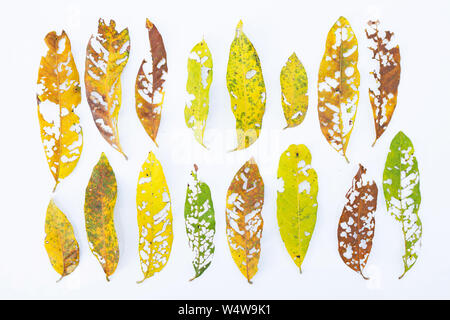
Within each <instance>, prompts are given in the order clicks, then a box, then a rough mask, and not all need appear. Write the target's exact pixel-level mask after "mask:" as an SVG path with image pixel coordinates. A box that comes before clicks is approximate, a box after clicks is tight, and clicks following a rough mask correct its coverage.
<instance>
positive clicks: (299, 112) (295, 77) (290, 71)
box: [280, 53, 308, 128]
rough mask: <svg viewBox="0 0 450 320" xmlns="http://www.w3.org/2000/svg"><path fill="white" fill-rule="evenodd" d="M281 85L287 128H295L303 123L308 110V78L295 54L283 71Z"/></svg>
mask: <svg viewBox="0 0 450 320" xmlns="http://www.w3.org/2000/svg"><path fill="white" fill-rule="evenodd" d="M280 83H281V105H282V106H283V112H284V117H285V118H286V122H287V127H286V128H293V127H296V126H298V125H299V124H301V123H302V122H303V120H304V119H305V116H306V111H307V110H308V77H307V75H306V70H305V68H304V67H303V64H302V63H301V62H300V60H299V59H298V58H297V55H296V54H295V53H293V54H292V55H291V56H290V57H289V59H288V61H287V62H286V64H285V65H284V66H283V68H282V69H281V74H280Z"/></svg>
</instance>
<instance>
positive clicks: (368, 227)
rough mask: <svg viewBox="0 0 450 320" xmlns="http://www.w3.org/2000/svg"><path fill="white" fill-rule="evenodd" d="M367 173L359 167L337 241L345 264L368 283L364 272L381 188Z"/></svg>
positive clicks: (340, 220)
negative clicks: (379, 188) (370, 179)
mask: <svg viewBox="0 0 450 320" xmlns="http://www.w3.org/2000/svg"><path fill="white" fill-rule="evenodd" d="M366 171H367V170H366V168H364V167H363V166H362V165H359V170H358V172H357V173H356V175H355V177H354V178H353V182H352V187H351V188H350V190H348V192H347V195H346V198H347V203H346V204H345V206H344V209H343V210H342V215H341V218H340V219H339V225H338V229H337V237H338V249H339V254H340V256H341V258H342V261H344V263H345V264H346V265H347V266H349V267H350V268H351V269H353V270H354V271H356V272H358V273H360V274H361V276H362V277H363V278H364V279H366V280H367V279H368V278H367V277H366V276H364V274H363V269H364V267H365V266H366V263H367V259H368V258H369V254H370V250H372V240H373V236H374V234H375V211H376V210H377V196H378V188H377V185H376V183H375V181H369V180H368V179H367V177H366Z"/></svg>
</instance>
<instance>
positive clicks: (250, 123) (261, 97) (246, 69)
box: [227, 21, 266, 150]
mask: <svg viewBox="0 0 450 320" xmlns="http://www.w3.org/2000/svg"><path fill="white" fill-rule="evenodd" d="M227 88H228V92H229V94H230V99H231V110H232V111H233V114H234V117H235V118H236V134H237V147H236V149H235V150H241V149H245V148H248V147H249V146H250V145H252V144H253V143H254V142H255V141H256V139H258V137H259V134H260V132H261V127H262V119H263V116H264V111H265V109H266V86H265V84H264V78H263V75H262V70H261V63H260V61H259V57H258V54H257V53H256V50H255V48H254V47H253V44H252V43H251V42H250V40H249V39H248V38H247V36H246V35H245V33H244V32H243V31H242V21H240V22H239V24H238V25H237V28H236V36H235V38H234V40H233V42H232V43H231V47H230V56H229V58H228V67H227Z"/></svg>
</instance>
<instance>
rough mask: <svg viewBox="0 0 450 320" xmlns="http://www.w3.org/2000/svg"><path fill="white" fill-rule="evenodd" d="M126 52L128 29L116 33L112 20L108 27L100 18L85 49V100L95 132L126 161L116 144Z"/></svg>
mask: <svg viewBox="0 0 450 320" xmlns="http://www.w3.org/2000/svg"><path fill="white" fill-rule="evenodd" d="M129 53H130V36H129V35H128V28H126V29H124V30H122V31H121V32H120V33H119V32H117V31H116V23H115V22H114V20H111V21H110V24H109V26H108V25H107V24H105V22H104V21H103V19H100V20H99V21H98V32H97V34H95V35H92V37H91V38H90V40H89V43H88V46H87V49H86V72H85V74H84V82H85V85H86V97H87V100H88V103H89V107H90V108H91V113H92V117H93V118H94V122H95V125H96V126H97V129H98V130H99V131H100V133H101V134H102V136H103V138H104V139H105V140H106V141H107V142H108V143H109V144H110V145H111V146H112V147H113V148H114V149H116V150H117V151H119V152H120V153H122V154H123V155H124V157H125V158H127V157H126V155H125V154H124V152H123V150H122V147H121V145H120V142H119V131H118V127H117V121H118V117H119V110H120V104H121V102H122V86H121V82H120V74H121V73H122V70H123V68H125V65H126V64H127V62H128V55H129Z"/></svg>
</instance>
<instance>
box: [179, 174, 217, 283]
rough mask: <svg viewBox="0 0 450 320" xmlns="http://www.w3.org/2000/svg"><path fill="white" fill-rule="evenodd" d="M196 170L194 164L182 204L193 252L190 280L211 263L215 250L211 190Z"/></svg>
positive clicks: (214, 225) (199, 274) (200, 273)
mask: <svg viewBox="0 0 450 320" xmlns="http://www.w3.org/2000/svg"><path fill="white" fill-rule="evenodd" d="M197 171H198V167H197V165H194V170H193V171H192V173H191V181H190V182H189V183H188V186H187V191H186V202H185V205H184V219H185V224H186V234H187V236H188V240H189V246H190V247H191V249H192V252H193V254H194V259H193V261H192V265H193V266H194V270H195V276H194V277H193V278H192V279H191V280H194V279H195V278H198V277H200V276H201V275H202V273H203V272H204V271H205V270H206V269H207V268H208V267H209V265H210V264H211V262H212V259H213V256H214V250H215V246H214V234H215V232H216V220H215V218H214V206H213V202H212V198H211V190H210V189H209V186H208V185H207V184H206V183H204V182H202V181H199V180H198V177H197Z"/></svg>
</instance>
